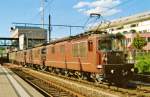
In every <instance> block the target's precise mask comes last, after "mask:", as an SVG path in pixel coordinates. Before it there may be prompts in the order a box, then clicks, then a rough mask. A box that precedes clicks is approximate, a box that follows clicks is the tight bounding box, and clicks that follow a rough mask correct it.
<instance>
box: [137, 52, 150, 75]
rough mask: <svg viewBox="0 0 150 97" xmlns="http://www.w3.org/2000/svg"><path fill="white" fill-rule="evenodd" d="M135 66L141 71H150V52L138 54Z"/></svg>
mask: <svg viewBox="0 0 150 97" xmlns="http://www.w3.org/2000/svg"><path fill="white" fill-rule="evenodd" d="M135 67H136V68H138V70H139V73H150V54H145V55H138V56H137V57H136V65H135Z"/></svg>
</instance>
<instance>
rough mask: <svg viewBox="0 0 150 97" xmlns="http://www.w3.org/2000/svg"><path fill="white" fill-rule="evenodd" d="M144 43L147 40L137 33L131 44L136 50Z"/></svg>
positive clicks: (140, 48)
mask: <svg viewBox="0 0 150 97" xmlns="http://www.w3.org/2000/svg"><path fill="white" fill-rule="evenodd" d="M146 44H147V41H146V40H145V39H144V38H142V37H140V35H139V34H138V33H137V34H136V37H135V38H134V39H133V42H132V46H133V47H134V48H135V49H137V50H142V49H143V47H144V46H145V45H146Z"/></svg>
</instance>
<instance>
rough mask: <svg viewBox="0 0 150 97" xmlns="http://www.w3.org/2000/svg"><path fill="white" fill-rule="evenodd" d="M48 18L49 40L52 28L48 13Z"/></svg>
mask: <svg viewBox="0 0 150 97" xmlns="http://www.w3.org/2000/svg"><path fill="white" fill-rule="evenodd" d="M48 19H49V24H48V32H49V34H48V35H49V42H50V41H51V31H52V28H51V15H50V14H49V16H48Z"/></svg>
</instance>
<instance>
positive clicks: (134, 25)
mask: <svg viewBox="0 0 150 97" xmlns="http://www.w3.org/2000/svg"><path fill="white" fill-rule="evenodd" d="M137 26H138V24H131V25H130V27H137Z"/></svg>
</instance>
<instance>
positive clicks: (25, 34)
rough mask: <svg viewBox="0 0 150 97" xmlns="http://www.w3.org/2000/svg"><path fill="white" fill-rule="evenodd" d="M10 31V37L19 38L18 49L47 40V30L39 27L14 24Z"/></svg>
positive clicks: (30, 46)
mask: <svg viewBox="0 0 150 97" xmlns="http://www.w3.org/2000/svg"><path fill="white" fill-rule="evenodd" d="M10 32H12V34H11V38H18V39H19V50H23V49H27V48H32V47H34V46H36V45H38V44H42V43H45V42H46V41H47V30H46V29H43V28H40V27H31V26H14V27H11V30H10Z"/></svg>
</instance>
